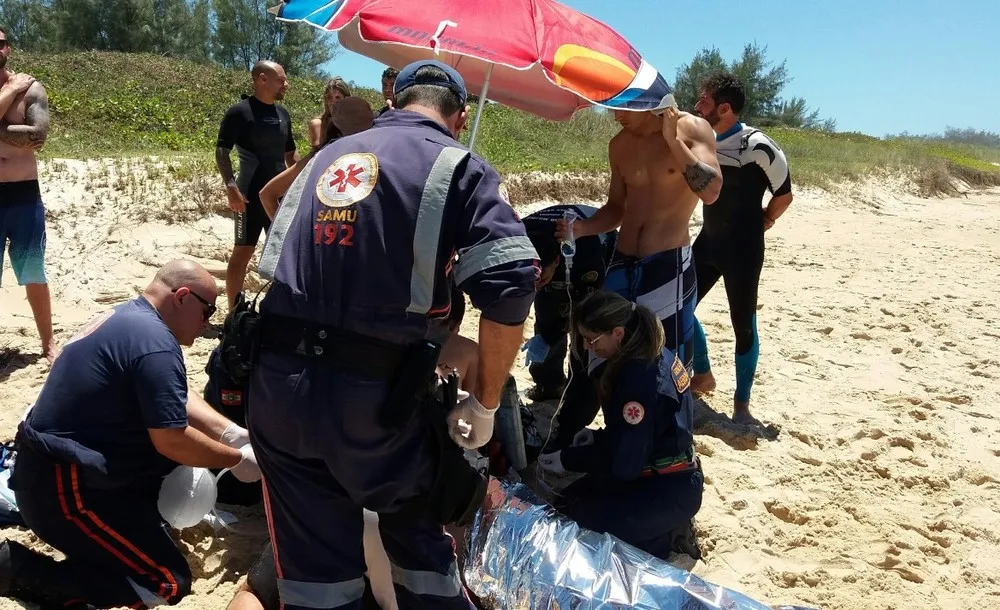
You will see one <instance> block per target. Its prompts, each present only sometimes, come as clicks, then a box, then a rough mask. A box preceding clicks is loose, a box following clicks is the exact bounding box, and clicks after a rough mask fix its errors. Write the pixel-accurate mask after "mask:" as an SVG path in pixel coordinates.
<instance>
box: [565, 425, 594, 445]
mask: <svg viewBox="0 0 1000 610" xmlns="http://www.w3.org/2000/svg"><path fill="white" fill-rule="evenodd" d="M593 444H594V431H593V430H591V429H590V428H584V429H583V430H580V431H579V432H577V433H576V434H574V435H573V444H572V445H570V447H583V446H586V445H593Z"/></svg>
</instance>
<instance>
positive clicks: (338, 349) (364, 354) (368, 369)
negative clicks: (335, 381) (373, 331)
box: [260, 315, 406, 381]
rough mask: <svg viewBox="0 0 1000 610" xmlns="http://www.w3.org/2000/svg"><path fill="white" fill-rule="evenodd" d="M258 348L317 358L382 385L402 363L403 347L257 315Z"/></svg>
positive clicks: (327, 328)
mask: <svg viewBox="0 0 1000 610" xmlns="http://www.w3.org/2000/svg"><path fill="white" fill-rule="evenodd" d="M260 347H261V348H262V349H271V350H275V351H280V352H285V353H292V354H296V355H299V356H306V357H309V358H317V359H321V360H325V361H329V362H333V363H336V364H337V365H338V366H341V367H343V368H344V369H346V370H348V371H351V372H354V373H359V374H362V375H367V376H371V377H376V378H379V379H383V380H386V381H391V380H393V379H394V378H395V376H396V373H397V371H398V370H399V368H400V366H401V365H402V364H403V362H405V355H406V347H404V346H401V345H397V344H395V343H390V342H388V341H383V340H381V339H376V338H374V337H367V336H365V335H360V334H357V333H353V332H350V331H346V330H344V329H341V328H335V327H332V326H325V325H322V324H314V323H311V322H306V321H304V320H299V319H296V318H286V317H284V316H275V315H261V318H260Z"/></svg>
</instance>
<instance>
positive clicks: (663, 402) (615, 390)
mask: <svg viewBox="0 0 1000 610" xmlns="http://www.w3.org/2000/svg"><path fill="white" fill-rule="evenodd" d="M608 402H609V404H607V405H603V407H604V423H605V428H604V429H603V430H595V431H594V444H592V445H586V446H582V447H570V448H568V449H563V450H562V455H561V458H562V463H563V467H564V468H566V470H570V471H573V472H586V473H591V474H600V475H607V476H610V477H612V478H615V479H620V480H625V481H631V480H633V479H635V478H636V477H638V476H639V473H640V472H642V471H643V470H644V469H646V468H649V467H651V466H653V465H654V464H655V463H656V462H657V461H658V460H663V459H665V458H674V457H682V456H685V455H690V452H691V447H692V444H693V442H694V433H693V427H694V399H693V398H692V396H691V391H690V379H689V378H688V375H687V370H686V369H685V368H684V365H683V364H682V363H681V362H680V360H678V359H677V358H676V357H675V356H674V354H673V352H671V351H669V350H667V349H664V350H663V353H662V354H661V356H660V357H659V358H658V359H657V360H656V361H654V362H641V361H638V360H630V361H627V362H624V363H623V364H622V365H621V367H620V368H619V369H618V372H617V375H616V377H615V380H614V384H613V386H612V389H611V396H610V399H609V401H608Z"/></svg>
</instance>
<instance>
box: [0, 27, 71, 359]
mask: <svg viewBox="0 0 1000 610" xmlns="http://www.w3.org/2000/svg"><path fill="white" fill-rule="evenodd" d="M10 50H11V49H10V42H9V41H8V40H7V33H6V32H4V31H3V30H0V117H2V118H0V269H2V264H3V254H4V249H5V246H6V244H7V242H8V241H10V263H11V267H13V268H14V276H15V277H16V278H17V283H18V284H19V285H21V286H24V290H25V293H26V294H27V297H28V303H29V304H30V305H31V312H32V314H33V315H34V317H35V326H36V327H37V328H38V334H39V336H40V337H41V340H42V355H43V356H45V358H46V359H48V361H49V363H50V364H51V363H52V361H53V360H55V357H56V355H57V349H56V347H55V343H54V342H53V339H52V302H51V300H50V298H49V285H48V280H47V279H46V277H45V208H44V206H43V205H42V194H41V190H40V189H39V186H38V165H37V163H36V160H35V151H36V150H38V149H39V148H41V147H42V145H43V144H45V138H46V137H48V134H49V98H48V96H47V95H46V93H45V87H43V86H42V83H40V82H38V81H36V80H35V79H34V78H33V77H31V76H29V75H28V74H14V73H13V72H12V71H11V70H8V69H7V58H8V57H9V56H10Z"/></svg>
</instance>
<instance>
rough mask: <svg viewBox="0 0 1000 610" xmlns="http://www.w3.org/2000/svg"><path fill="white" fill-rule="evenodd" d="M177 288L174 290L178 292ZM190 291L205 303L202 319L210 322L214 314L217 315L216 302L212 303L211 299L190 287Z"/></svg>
mask: <svg viewBox="0 0 1000 610" xmlns="http://www.w3.org/2000/svg"><path fill="white" fill-rule="evenodd" d="M177 290H178V289H177V288H174V289H173V291H172V292H177ZM188 293H190V294H192V295H194V298H196V299H198V300H199V301H200V302H201V304H202V305H204V307H203V308H202V312H201V319H202V321H203V322H208V321H209V320H210V319H211V318H212V316H213V315H215V312H216V310H217V309H218V308H217V307H216V306H215V303H212V302H211V301H209V300H208V299H206V298H205V297H203V296H201V295H200V294H198V293H197V292H195V291H194V290H191V289H190V288H188Z"/></svg>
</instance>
